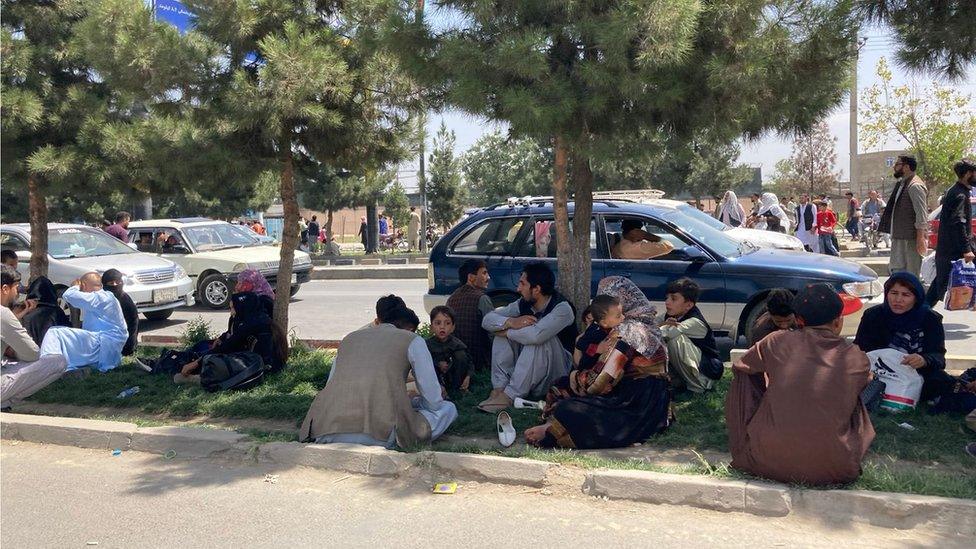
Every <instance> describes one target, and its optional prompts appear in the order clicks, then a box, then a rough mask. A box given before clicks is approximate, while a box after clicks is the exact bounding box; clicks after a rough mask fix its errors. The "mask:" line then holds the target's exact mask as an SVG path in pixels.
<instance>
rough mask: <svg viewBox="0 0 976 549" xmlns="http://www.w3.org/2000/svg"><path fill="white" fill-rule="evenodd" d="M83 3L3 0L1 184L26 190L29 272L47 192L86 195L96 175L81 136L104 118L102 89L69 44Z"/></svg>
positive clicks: (42, 259) (37, 260) (35, 271)
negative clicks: (29, 241)
mask: <svg viewBox="0 0 976 549" xmlns="http://www.w3.org/2000/svg"><path fill="white" fill-rule="evenodd" d="M88 9H89V2H87V1H86V0H63V1H61V2H44V1H40V0H26V1H18V0H4V1H3V3H2V10H3V19H2V27H3V31H2V32H3V34H2V38H0V40H2V43H0V48H2V51H0V79H2V84H3V109H2V116H0V119H2V136H0V138H2V149H3V163H2V164H3V186H4V190H5V191H8V192H9V191H11V190H16V189H19V194H20V195H21V196H23V195H24V194H26V195H27V200H26V202H27V208H28V214H29V218H30V225H31V261H30V274H31V278H35V277H37V276H46V275H47V268H48V259H47V223H48V197H50V196H51V195H71V194H83V193H90V192H92V191H93V189H92V185H91V184H92V183H93V182H95V181H97V179H98V177H97V172H98V170H99V166H98V165H97V162H96V161H95V159H92V158H90V157H89V155H88V154H87V151H86V150H85V148H84V147H83V146H82V145H80V143H79V142H80V141H81V140H82V137H83V135H84V133H85V132H86V131H88V130H89V129H90V128H91V127H93V126H98V124H100V123H101V121H102V120H103V119H104V106H105V99H106V95H107V94H106V88H105V86H104V85H103V84H102V83H100V82H98V81H97V79H96V78H95V76H94V73H93V71H92V70H91V67H90V66H89V65H88V64H87V63H86V61H85V60H84V59H83V58H82V57H81V56H79V55H78V52H77V51H75V50H74V49H73V48H71V40H72V38H73V37H74V34H75V29H76V27H77V25H78V24H79V22H80V21H82V20H83V19H84V17H85V16H86V15H87V13H88ZM25 187H26V193H24V188H25ZM15 192H16V191H15Z"/></svg>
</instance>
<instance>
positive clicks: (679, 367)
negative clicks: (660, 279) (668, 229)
mask: <svg viewBox="0 0 976 549" xmlns="http://www.w3.org/2000/svg"><path fill="white" fill-rule="evenodd" d="M700 293H701V289H700V288H699V287H698V284H695V283H694V282H693V281H691V280H690V279H688V278H679V279H678V280H675V281H674V282H672V283H670V284H668V289H667V297H666V298H665V300H664V308H665V309H666V310H667V314H666V315H665V317H664V322H663V323H662V324H661V333H662V334H663V335H664V341H665V343H666V344H667V346H668V369H669V370H670V371H671V380H672V383H675V384H676V385H682V384H683V385H684V386H685V387H687V389H688V390H689V391H692V392H694V393H703V392H705V391H707V390H709V389H711V388H712V386H713V385H714V384H715V380H718V379H721V377H722V372H723V370H724V367H723V365H722V360H721V359H719V357H718V347H717V346H716V345H715V336H713V335H712V327H711V326H709V325H708V322H706V321H705V317H704V316H702V314H701V311H699V310H698V306H697V303H698V295H699V294H700Z"/></svg>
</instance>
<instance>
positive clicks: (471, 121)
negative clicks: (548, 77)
mask: <svg viewBox="0 0 976 549" xmlns="http://www.w3.org/2000/svg"><path fill="white" fill-rule="evenodd" d="M861 37H862V38H866V39H867V40H866V42H865V43H864V45H863V46H862V48H861V55H860V56H859V58H858V67H857V69H858V90H859V91H860V94H859V95H863V93H864V90H865V89H867V88H869V87H871V86H872V85H874V84H876V83H877V82H878V80H879V79H878V77H877V75H876V74H875V70H876V68H877V65H878V61H879V60H880V59H881V58H882V57H885V58H886V59H887V61H888V65H889V67H890V68H891V70H892V73H893V79H892V83H893V85H895V86H900V85H903V84H906V83H907V84H910V85H913V86H917V87H918V88H919V89H924V88H926V87H930V86H932V84H933V78H932V77H931V75H925V74H922V75H912V74H910V73H908V72H907V71H905V70H904V69H902V68H901V67H899V66H898V65H897V64H896V63H895V60H894V59H895V57H894V51H895V47H894V43H893V42H892V40H891V38H890V37H889V36H888V31H886V30H885V29H879V28H868V29H864V30H862V32H861ZM942 84H943V85H946V86H949V87H953V88H956V89H958V90H959V91H960V92H962V93H963V94H965V95H969V96H970V105H971V106H972V107H973V108H974V109H976V69H973V70H971V71H970V74H969V78H968V79H966V80H963V81H959V82H951V83H949V82H942ZM849 111H850V106H849V101H848V100H846V99H845V101H844V103H843V104H842V105H841V106H840V107H838V108H837V109H836V110H834V111H833V112H832V113H830V115H828V116H827V119H826V120H827V124H828V126H829V127H830V132H831V134H832V135H833V136H834V137H836V138H837V143H836V152H837V168H838V171H839V172H840V174H841V180H847V178H848V171H849V169H848V168H849V166H850V153H849V136H850V126H849V124H850V116H849ZM428 116H429V118H428V124H427V129H428V131H427V135H428V145H427V146H428V151H429V147H430V141H431V139H432V138H433V136H434V135H435V134H436V133H437V130H438V128H439V127H440V124H441V121H443V122H444V123H445V124H446V125H447V127H448V128H449V129H451V130H454V132H455V135H456V138H457V141H456V143H455V151H456V152H457V153H463V152H464V151H465V150H467V149H468V148H469V147H470V146H471V145H472V144H473V143H474V142H475V141H477V140H478V138H479V137H481V136H482V135H484V134H485V133H491V132H492V131H504V129H505V128H504V126H503V125H498V124H491V123H490V122H488V121H486V120H483V119H480V118H478V117H474V116H471V115H468V114H466V113H463V112H458V111H445V112H440V113H436V112H431V113H429V114H428ZM904 146H905V144H904V143H899V142H898V141H890V142H889V143H887V144H886V146H885V147H883V148H882V147H878V148H875V149H871V150H865V149H864V148H863V147H861V148H859V152H860V153H865V152H872V151H873V150H883V149H900V148H904ZM741 149H742V152H741V155H740V156H739V162H741V163H744V164H748V165H752V166H760V167H761V168H762V174H763V179H766V180H768V179H769V178H770V177H771V176H772V174H773V171H774V169H775V166H776V163H777V162H778V161H780V160H782V159H784V158H788V157H789V156H790V153H791V151H792V139H791V138H789V137H787V138H783V137H780V136H778V135H775V134H773V135H769V136H767V137H765V138H764V139H761V140H758V141H755V142H749V143H743V144H742V148H741ZM428 154H429V153H428ZM399 177H400V180H401V183H402V184H403V185H404V187H405V188H407V189H408V191H409V190H412V189H413V188H415V187H416V181H417V178H416V162H411V163H408V164H405V165H403V166H401V167H400V169H399Z"/></svg>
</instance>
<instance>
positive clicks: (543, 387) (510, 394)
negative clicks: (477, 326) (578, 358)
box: [478, 263, 577, 413]
mask: <svg viewBox="0 0 976 549" xmlns="http://www.w3.org/2000/svg"><path fill="white" fill-rule="evenodd" d="M555 287H556V276H555V275H554V274H553V272H552V271H551V270H550V269H549V267H548V266H547V265H546V264H545V263H530V264H528V265H526V266H525V268H524V269H523V270H522V276H521V277H520V278H519V283H518V293H519V295H521V296H522V297H521V299H519V300H518V301H516V302H515V303H512V304H510V305H508V306H506V307H501V308H498V309H495V310H494V311H492V312H491V313H488V314H487V315H485V319H484V321H483V322H482V327H483V328H484V329H485V330H488V331H489V332H492V333H494V334H495V339H494V341H493V342H492V347H491V386H492V391H491V395H490V396H489V397H488V399H486V400H484V401H482V402H481V404H479V405H478V408H479V409H481V410H482V411H484V412H489V413H495V412H500V411H502V410H504V409H505V408H508V407H509V406H511V405H512V404H513V403H514V401H515V399H516V398H518V397H530V398H540V397H542V396H543V395H545V393H546V392H547V391H548V390H549V386H550V385H552V382H553V381H555V380H556V379H558V378H560V377H562V376H564V375H566V374H567V373H569V369H570V366H571V365H572V362H573V359H572V355H571V354H570V349H572V348H573V343H574V342H575V341H576V335H577V330H576V313H575V312H574V311H573V307H572V306H571V305H570V304H569V302H568V301H566V300H565V299H563V298H562V296H560V295H559V293H557V292H556V288H555Z"/></svg>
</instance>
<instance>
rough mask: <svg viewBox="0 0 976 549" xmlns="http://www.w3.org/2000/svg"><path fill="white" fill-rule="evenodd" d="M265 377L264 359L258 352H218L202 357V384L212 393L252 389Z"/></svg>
mask: <svg viewBox="0 0 976 549" xmlns="http://www.w3.org/2000/svg"><path fill="white" fill-rule="evenodd" d="M263 378H264V361H262V360H261V355H259V354H257V353H250V352H243V353H229V354H220V353H217V354H211V355H206V356H204V357H203V358H201V359H200V386H201V387H203V389H204V390H205V391H208V392H211V393H216V392H217V391H228V390H230V389H250V388H251V387H254V386H255V385H257V384H258V383H261V380H262V379H263Z"/></svg>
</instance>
